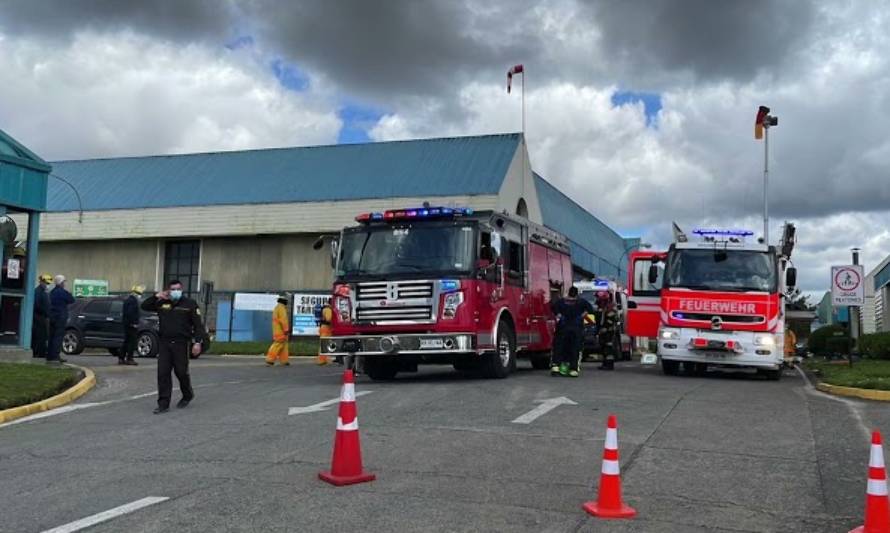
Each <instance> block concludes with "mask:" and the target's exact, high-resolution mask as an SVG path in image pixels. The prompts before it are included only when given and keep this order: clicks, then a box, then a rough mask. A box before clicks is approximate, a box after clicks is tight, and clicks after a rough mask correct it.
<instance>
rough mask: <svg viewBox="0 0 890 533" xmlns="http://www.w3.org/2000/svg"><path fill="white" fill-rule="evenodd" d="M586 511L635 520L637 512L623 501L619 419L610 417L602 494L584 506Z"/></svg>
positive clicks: (604, 453)
mask: <svg viewBox="0 0 890 533" xmlns="http://www.w3.org/2000/svg"><path fill="white" fill-rule="evenodd" d="M584 510H585V511H587V512H588V513H590V514H592V515H593V516H597V517H599V518H633V517H634V516H636V514H637V512H636V510H634V508H633V507H630V506H628V505H626V504H625V503H624V502H623V501H622V500H621V469H620V467H619V465H618V419H617V418H616V417H615V415H609V424H608V428H607V429H606V444H605V449H604V450H603V469H602V474H601V475H600V493H599V498H597V500H596V501H591V502H587V503H585V504H584Z"/></svg>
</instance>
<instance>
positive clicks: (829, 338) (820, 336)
mask: <svg viewBox="0 0 890 533" xmlns="http://www.w3.org/2000/svg"><path fill="white" fill-rule="evenodd" d="M836 333H841V334H842V336H838V335H835V334H836ZM849 342H850V338H849V337H847V332H846V330H845V329H844V328H842V327H841V326H837V325H831V326H823V327H821V328H819V329H817V330H816V331H814V332H812V333H811V334H810V338H809V340H808V343H807V347H808V348H809V349H810V351H811V352H813V353H814V354H816V355H819V356H826V355H830V354H832V353H835V352H838V351H840V352H841V353H847V351H848V350H849V344H848V343H849ZM839 348H840V349H841V350H839Z"/></svg>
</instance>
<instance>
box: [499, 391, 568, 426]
mask: <svg viewBox="0 0 890 533" xmlns="http://www.w3.org/2000/svg"><path fill="white" fill-rule="evenodd" d="M536 401H537V402H538V403H540V404H541V405H539V406H537V407H535V408H534V409H532V410H531V411H529V412H527V413H525V414H524V415H522V416H520V417H518V418H516V420H514V421H513V423H514V424H531V423H532V422H534V421H535V420H537V419H538V418H540V417H542V416H544V415H546V414H547V413H549V412H550V411H552V410H554V409H556V408H557V407H559V406H560V405H578V404H577V403H575V402H573V401H572V400H570V399H568V398H566V397H565V396H560V397H559V398H548V399H546V400H536Z"/></svg>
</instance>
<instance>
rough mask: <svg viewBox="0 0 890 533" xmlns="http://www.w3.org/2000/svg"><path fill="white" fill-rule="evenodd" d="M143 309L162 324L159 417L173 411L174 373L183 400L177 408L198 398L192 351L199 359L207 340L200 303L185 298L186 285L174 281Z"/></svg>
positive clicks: (159, 359) (145, 304) (159, 353)
mask: <svg viewBox="0 0 890 533" xmlns="http://www.w3.org/2000/svg"><path fill="white" fill-rule="evenodd" d="M142 309H144V310H145V311H149V312H155V313H157V314H158V320H159V321H160V325H159V329H160V348H159V350H158V407H157V408H156V409H155V410H154V413H155V414H156V415H157V414H161V413H166V412H167V411H169V410H170V396H171V395H172V394H173V380H172V379H171V377H170V370H171V369H172V370H173V372H174V373H175V374H176V379H177V380H179V390H180V391H182V399H181V400H179V403H177V404H176V407H178V408H180V409H181V408H183V407H186V406H187V405H188V404H189V402H191V401H192V399H193V398H194V397H195V391H194V390H192V382H191V378H190V377H189V350H191V354H192V355H194V356H195V357H197V356H199V355H201V343H202V342H203V341H204V339H206V338H207V333H206V332H205V331H204V324H203V323H202V322H201V311H200V309H199V308H198V303H197V302H195V301H194V300H192V299H191V298H186V297H185V296H183V295H182V283H181V282H180V281H179V280H173V281H171V282H170V283H169V284H168V285H167V290H165V291H161V292H159V293H157V294H156V295H154V296H151V297H149V298H147V299H146V300H145V301H144V302H142ZM193 342H194V344H193Z"/></svg>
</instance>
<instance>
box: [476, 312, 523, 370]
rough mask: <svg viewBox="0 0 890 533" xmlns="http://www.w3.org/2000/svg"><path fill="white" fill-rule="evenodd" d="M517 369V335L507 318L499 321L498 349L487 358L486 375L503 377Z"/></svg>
mask: <svg viewBox="0 0 890 533" xmlns="http://www.w3.org/2000/svg"><path fill="white" fill-rule="evenodd" d="M514 370H516V335H515V334H514V333H513V327H512V326H511V325H510V323H509V322H507V321H506V320H501V321H500V322H499V323H498V338H497V345H496V351H495V352H494V353H490V354H488V355H487V356H486V358H485V367H484V370H483V372H484V374H485V377H488V378H495V379H502V378H505V377H507V376H508V375H510V372H513V371H514Z"/></svg>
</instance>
